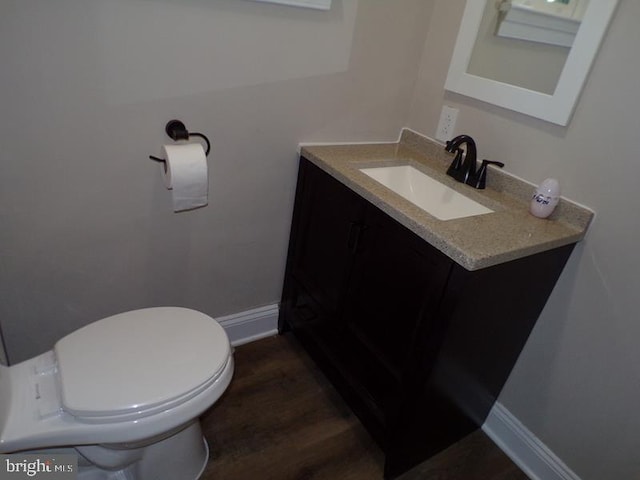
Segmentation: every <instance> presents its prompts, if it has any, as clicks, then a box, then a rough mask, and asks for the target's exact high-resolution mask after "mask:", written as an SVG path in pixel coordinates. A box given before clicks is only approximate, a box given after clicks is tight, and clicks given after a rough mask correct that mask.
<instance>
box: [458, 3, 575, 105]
mask: <svg viewBox="0 0 640 480" xmlns="http://www.w3.org/2000/svg"><path fill="white" fill-rule="evenodd" d="M516 1H517V0H516ZM516 1H514V2H513V3H504V2H503V3H494V2H492V1H490V2H487V6H486V8H485V10H484V14H483V16H482V22H481V23H480V29H479V30H478V36H477V38H476V42H475V45H474V47H473V52H472V54H471V60H470V61H469V68H468V69H467V72H468V73H470V74H472V75H477V76H479V77H484V78H490V79H492V80H497V81H499V82H503V83H508V84H510V85H517V86H519V87H524V88H526V89H529V90H534V91H536V92H542V93H547V94H549V95H551V94H553V92H554V91H555V89H556V85H557V84H558V80H559V78H560V74H561V73H562V69H563V68H564V65H565V63H566V61H567V57H568V56H569V50H570V47H569V46H567V45H557V44H553V43H556V42H554V41H555V40H556V37H557V35H556V34H557V33H558V32H560V30H558V28H560V25H558V24H557V23H555V20H556V18H555V16H552V15H550V14H548V13H546V11H544V10H538V8H543V7H546V6H547V5H551V4H550V3H548V2H547V1H546V0H542V1H540V0H538V2H537V3H541V4H542V5H537V4H536V3H534V1H535V0H520V1H519V3H516ZM566 1H571V0H566ZM573 1H574V2H575V0H573ZM525 2H527V3H533V6H532V7H527V6H524V7H523V8H522V9H519V8H518V7H520V4H524V3H525ZM533 7H535V8H533ZM514 11H515V12H516V15H515V16H514V15H513V13H514ZM528 14H532V15H534V16H533V17H531V18H530V17H528V16H527V15H528ZM533 23H535V24H536V25H537V26H533V25H532V24H533ZM579 25H580V22H579V21H577V22H574V21H573V20H572V21H571V27H572V28H573V29H574V30H575V31H574V33H573V35H572V36H571V39H570V41H571V43H573V38H574V37H575V32H577V31H578V26H579ZM562 33H564V32H562ZM561 41H562V43H566V42H568V41H569V39H567V38H565V37H564V36H563V37H561Z"/></svg>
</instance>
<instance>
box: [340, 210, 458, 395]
mask: <svg viewBox="0 0 640 480" xmlns="http://www.w3.org/2000/svg"><path fill="white" fill-rule="evenodd" d="M366 212H367V213H366V217H365V224H366V230H365V231H364V233H363V235H362V238H361V241H360V243H359V245H358V255H357V257H356V261H355V264H354V267H353V274H352V278H351V282H350V286H349V294H348V298H349V301H348V303H347V304H346V307H345V312H344V317H343V321H344V322H345V323H346V325H347V326H348V328H347V331H348V332H349V333H350V335H351V336H352V337H353V338H354V341H357V342H359V343H361V344H362V345H364V346H365V347H366V348H367V349H368V350H369V351H370V352H371V354H372V355H373V356H375V357H376V358H377V360H378V361H380V362H382V363H383V364H384V365H385V366H386V368H387V369H388V371H389V372H390V373H391V374H392V375H394V376H395V377H396V378H397V379H398V381H399V382H400V383H405V382H406V380H407V375H409V376H411V375H413V373H412V372H410V370H411V369H415V368H416V364H417V363H418V362H415V360H416V359H417V358H418V357H421V358H424V357H425V355H426V354H427V352H426V351H427V350H428V349H429V348H431V346H432V345H435V344H436V343H437V342H438V339H437V338H435V337H436V336H435V335H432V333H433V332H434V329H436V328H437V325H436V323H437V322H436V321H435V319H434V318H433V317H434V315H435V311H436V309H437V307H438V305H439V303H440V300H441V298H442V295H443V291H444V287H445V285H446V282H447V278H448V275H449V272H450V269H451V266H452V262H451V260H449V259H448V258H447V257H446V256H444V255H443V254H441V253H440V252H438V251H437V250H436V249H434V248H433V247H431V246H430V245H428V244H427V243H426V242H424V241H423V240H422V239H420V238H419V237H418V236H416V235H415V234H413V233H412V232H410V231H409V230H407V229H406V228H404V227H403V226H401V225H400V224H399V223H398V222H396V221H395V220H393V219H392V218H391V217H389V216H388V215H386V214H385V213H384V212H382V211H380V210H379V209H378V208H376V207H374V206H373V205H370V206H369V207H368V208H367V211H366ZM434 348H435V346H434ZM412 357H413V358H412ZM409 365H411V369H410V368H408V367H409Z"/></svg>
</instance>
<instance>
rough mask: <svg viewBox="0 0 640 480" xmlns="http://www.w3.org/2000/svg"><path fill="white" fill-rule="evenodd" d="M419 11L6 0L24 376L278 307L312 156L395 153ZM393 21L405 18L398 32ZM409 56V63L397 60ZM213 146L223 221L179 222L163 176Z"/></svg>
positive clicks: (4, 232)
mask: <svg viewBox="0 0 640 480" xmlns="http://www.w3.org/2000/svg"><path fill="white" fill-rule="evenodd" d="M430 8H431V6H430V3H427V2H424V1H423V0H402V1H400V2H397V1H394V2H379V1H376V2H370V1H368V0H367V1H357V0H334V1H333V8H332V9H331V11H330V12H318V11H313V10H308V9H300V8H292V7H284V6H278V5H272V4H263V3H256V2H251V1H246V0H57V1H55V2H52V1H50V0H5V1H4V2H2V15H0V65H2V73H1V74H0V95H1V101H0V104H1V105H2V117H0V145H1V146H2V148H1V149H0V178H1V179H2V188H0V222H1V223H0V225H1V228H0V289H1V291H0V321H1V322H2V330H3V332H4V336H5V340H6V343H7V345H8V355H9V360H10V361H11V362H12V363H15V362H18V361H21V360H24V359H26V358H29V357H31V356H33V355H35V354H37V353H40V352H42V351H45V350H47V349H49V348H51V347H52V345H53V343H54V342H55V341H56V340H57V339H59V338H60V337H62V336H63V335H65V334H67V333H69V332H71V331H73V330H75V329H77V328H78V327H80V326H82V325H85V324H87V323H89V322H91V321H94V320H97V319H99V318H101V317H104V316H106V315H111V314H115V313H118V312H121V311H125V310H128V309H133V308H140V307H147V306H152V305H182V306H188V307H192V308H196V309H199V310H202V311H204V312H206V313H208V314H211V315H214V316H219V315H224V314H230V313H236V312H240V311H244V310H247V309H250V308H253V307H257V306H261V305H265V304H272V303H275V302H277V301H278V299H279V296H280V289H281V283H282V276H283V270H284V261H285V253H286V247H287V238H288V233H289V224H290V218H291V209H292V203H293V194H294V188H295V182H294V180H295V175H296V170H297V162H296V146H297V144H298V142H300V141H336V140H338V141H339V140H385V139H386V140H395V139H396V138H397V136H398V132H399V130H400V128H401V127H402V126H403V125H404V123H405V121H406V117H407V113H408V109H409V102H410V99H411V94H412V89H413V84H414V82H415V80H416V76H417V70H418V67H419V58H420V54H421V51H422V46H423V44H424V37H425V34H426V29H425V26H426V25H427V24H428V20H429V14H430ZM390 19H393V21H389V20H390ZM398 52H402V55H398ZM172 118H180V119H182V120H183V121H184V122H185V123H186V125H187V127H188V128H190V129H192V130H194V131H201V132H204V133H206V134H207V135H209V136H210V138H211V140H212V142H213V149H212V155H211V159H210V174H211V177H210V204H209V206H208V207H206V208H203V209H200V210H196V211H193V212H188V213H180V214H174V213H173V212H172V209H171V197H170V194H169V192H168V191H167V190H166V189H165V188H164V186H163V183H162V179H161V177H160V173H159V167H158V165H157V164H155V163H154V162H152V161H150V160H149V159H148V155H149V154H156V155H158V154H160V148H161V145H162V143H165V142H167V140H168V139H167V138H166V137H165V135H164V125H165V123H166V122H167V121H168V120H170V119H172Z"/></svg>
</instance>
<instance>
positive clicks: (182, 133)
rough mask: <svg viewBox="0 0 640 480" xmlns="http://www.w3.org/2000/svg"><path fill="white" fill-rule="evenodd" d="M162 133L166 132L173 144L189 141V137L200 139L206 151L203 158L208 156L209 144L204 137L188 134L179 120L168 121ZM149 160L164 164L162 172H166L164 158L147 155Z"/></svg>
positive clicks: (197, 134)
mask: <svg viewBox="0 0 640 480" xmlns="http://www.w3.org/2000/svg"><path fill="white" fill-rule="evenodd" d="M164 131H165V132H167V135H168V136H169V138H171V139H172V140H173V141H174V142H177V141H178V140H189V138H190V137H198V138H202V139H203V140H204V141H205V143H206V144H207V149H206V150H205V152H204V154H205V156H209V152H210V151H211V143H210V142H209V139H208V138H207V136H206V135H204V134H202V133H198V132H189V131H188V130H187V127H185V126H184V123H182V122H181V121H180V120H169V121H168V122H167V124H166V125H165V127H164ZM149 158H150V159H151V160H155V161H156V162H161V163H164V171H165V172H166V171H167V161H166V160H165V159H164V158H158V157H154V156H153V155H149Z"/></svg>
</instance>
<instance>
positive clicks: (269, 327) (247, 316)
mask: <svg viewBox="0 0 640 480" xmlns="http://www.w3.org/2000/svg"><path fill="white" fill-rule="evenodd" d="M216 320H217V321H218V323H219V324H220V325H222V327H223V328H224V330H225V331H226V332H227V335H228V336H229V341H230V342H231V345H233V346H234V347H237V346H238V345H243V344H245V343H249V342H253V341H255V340H260V339H261V338H265V337H270V336H272V335H276V334H277V333H278V305H277V304H275V305H266V306H264V307H259V308H254V309H252V310H246V311H244V312H239V313H234V314H232V315H226V316H224V317H216Z"/></svg>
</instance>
